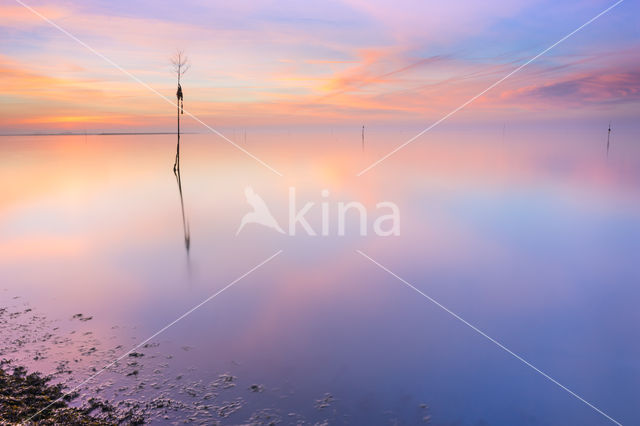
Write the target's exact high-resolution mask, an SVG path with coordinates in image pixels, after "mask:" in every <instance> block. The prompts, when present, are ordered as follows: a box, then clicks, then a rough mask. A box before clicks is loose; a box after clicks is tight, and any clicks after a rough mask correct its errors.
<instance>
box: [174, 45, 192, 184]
mask: <svg viewBox="0 0 640 426" xmlns="http://www.w3.org/2000/svg"><path fill="white" fill-rule="evenodd" d="M170 61H171V66H172V67H173V72H174V73H175V74H176V76H177V77H178V90H177V91H176V104H177V106H178V146H177V148H176V161H175V163H174V164H173V171H174V172H175V171H176V169H178V168H179V167H180V114H184V96H183V94H182V85H181V84H180V82H181V79H182V76H183V75H184V74H185V73H186V72H187V71H189V68H191V63H190V61H189V57H188V56H187V55H185V54H184V51H182V50H176V53H175V54H174V55H173V56H172V57H171V59H170Z"/></svg>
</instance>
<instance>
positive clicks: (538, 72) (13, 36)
mask: <svg viewBox="0 0 640 426" xmlns="http://www.w3.org/2000/svg"><path fill="white" fill-rule="evenodd" d="M25 3H26V4H28V5H29V6H32V7H33V8H34V9H36V10H37V11H38V12H40V13H41V14H43V15H44V16H46V17H48V18H49V19H51V20H52V21H54V22H55V23H57V24H58V25H60V26H61V27H62V28H64V29H65V30H67V31H69V32H70V33H71V34H73V35H74V36H76V37H77V38H78V39H80V40H82V41H83V42H85V43H86V44H87V45H89V46H91V47H92V48H94V49H95V50H96V51H98V52H100V53H102V54H104V55H105V56H107V57H109V58H110V59H111V60H113V61H114V62H115V63H117V64H118V65H120V66H121V67H122V68H124V69H126V70H128V71H129V72H131V73H132V74H134V75H135V76H136V77H138V78H139V79H141V80H142V81H144V82H146V83H148V84H149V85H150V86H152V87H153V88H154V89H156V90H157V91H159V92H160V93H162V94H164V95H165V96H167V97H170V98H171V99H173V98H174V96H175V78H174V76H173V74H172V72H171V68H170V66H169V57H170V56H171V55H172V54H173V52H174V51H175V49H176V48H181V49H184V50H185V51H186V53H187V54H188V55H189V57H190V58H191V62H192V69H191V70H190V71H189V72H188V74H187V75H186V77H185V79H184V84H183V86H184V91H185V108H186V109H187V110H188V111H189V112H191V113H193V114H195V115H196V116H198V117H199V118H201V119H202V120H204V121H205V122H207V123H208V124H210V125H211V126H217V127H228V126H266V125H288V126H290V125H324V124H329V123H331V124H337V125H352V124H354V123H355V124H356V125H360V123H365V122H366V123H424V124H426V125H428V124H430V123H431V122H433V121H434V120H437V119H439V118H440V117H442V116H443V115H444V114H446V113H448V112H449V111H450V110H452V109H453V108H456V107H457V106H458V105H460V104H461V103H463V102H465V101H466V100H467V99H469V98H471V97H472V96H474V95H476V94H477V93H478V92H480V91H482V90H483V89H485V88H486V87H487V86H489V85H491V84H492V83H494V82H495V81H497V80H498V79H500V78H501V77H503V76H504V75H506V74H507V73H509V72H510V71H512V70H513V69H514V68H516V67H517V66H519V65H521V64H523V63H524V62H526V61H527V60H528V59H530V58H531V57H532V56H534V55H536V54H538V53H539V52H540V51H542V50H543V49H545V48H546V47H548V46H550V45H551V44H553V43H555V42H556V41H558V40H559V39H560V38H562V37H564V36H565V35H567V34H568V33H570V32H571V31H573V30H574V29H576V28H577V27H579V26H580V25H582V24H584V23H585V22H586V21H588V20H589V19H591V18H593V17H594V16H595V15H597V14H598V13H600V12H602V11H603V10H604V9H606V8H607V7H609V6H611V5H612V4H614V3H615V1H611V0H608V1H601V0H579V1H578V0H575V1H574V0H571V1H562V2H558V1H549V0H543V1H540V0H522V1H505V0H503V1H484V2H479V1H477V0H462V1H460V0H455V1H450V2H430V1H419V0H416V1H404V0H403V1H393V2H391V1H380V0H342V1H330V2H306V1H305V2H303V1H277V2H276V1H264V0H254V1H242V0H239V1H233V2H206V1H203V0H189V1H184V2H156V1H151V0H148V1H106V0H105V1H83V2H79V1H77V2H73V1H57V0H53V1H36V0H25ZM0 16H2V19H1V20H0V69H1V70H2V71H1V73H2V79H0V88H1V90H2V94H1V95H0V96H1V102H0V133H12V132H18V133H20V132H46V131H79V132H82V131H85V130H86V131H166V130H172V129H173V127H174V125H175V122H174V121H175V110H174V109H173V108H172V107H171V106H170V105H168V104H167V103H166V102H165V101H164V100H162V99H161V98H159V97H158V96H157V95H156V94H154V93H152V92H151V91H149V90H148V89H146V88H145V87H143V86H141V85H140V84H139V83H137V82H135V81H133V80H132V79H131V78H130V77H128V76H127V75H125V74H123V73H122V72H121V71H119V70H117V69H115V68H114V67H113V66H112V65H110V64H109V63H107V62H105V61H104V60H103V59H101V58H99V57H98V56H96V55H95V54H94V53H92V52H90V51H89V50H87V49H86V48H85V47H83V46H81V45H80V44H78V43H77V42H76V41H74V40H72V39H71V38H70V37H69V36H67V35H65V34H63V33H61V32H60V31H59V30H58V29H56V28H54V27H53V26H52V25H51V24H49V23H47V22H45V21H44V20H43V19H42V18H40V17H38V16H36V15H35V14H33V13H32V12H31V11H29V10H27V9H26V8H25V7H24V6H22V5H21V4H19V3H17V2H15V1H13V0H1V2H0ZM638 16H640V6H639V5H638V3H637V2H634V1H631V0H627V1H624V2H622V3H621V4H620V5H619V6H617V7H615V8H614V9H613V10H611V11H610V12H609V13H607V14H605V15H604V16H602V17H601V18H600V19H598V20H597V21H595V22H594V23H593V24H591V25H589V26H588V27H586V28H585V29H583V30H582V31H580V32H579V33H577V34H576V35H574V36H573V37H571V38H569V39H568V40H566V41H565V42H564V43H562V44H561V45H559V46H558V47H556V48H555V49H553V50H552V51H551V52H549V53H548V54H546V55H544V56H543V57H541V58H540V59H539V60H537V61H536V62H534V63H532V64H531V65H529V66H528V67H526V68H525V69H523V70H522V71H521V72H519V73H518V74H516V75H514V76H513V77H511V78H509V79H508V80H506V81H505V82H504V83H502V84H500V85H499V86H498V87H496V88H495V89H493V90H492V91H490V92H489V93H487V94H486V95H485V96H483V97H482V98H480V99H478V101H476V102H474V103H473V104H472V105H470V106H469V107H468V108H467V109H466V110H465V111H464V112H461V113H460V114H459V116H456V118H455V120H457V121H458V122H478V121H490V120H499V121H502V120H505V119H509V120H515V121H517V120H523V121H531V120H542V121H543V120H548V119H557V118H562V119H575V118H578V119H585V120H588V119H591V118H592V117H600V118H601V117H603V116H604V117H612V116H613V117H618V118H620V117H622V118H626V119H629V118H631V117H632V116H633V115H634V114H636V115H637V111H638V107H639V106H640V26H639V25H638V19H637V17H638ZM186 126H187V128H188V129H190V130H194V131H199V130H202V128H201V127H200V126H199V125H198V124H197V123H195V122H193V121H187V123H186Z"/></svg>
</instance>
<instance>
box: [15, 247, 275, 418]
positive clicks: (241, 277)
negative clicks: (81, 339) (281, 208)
mask: <svg viewBox="0 0 640 426" xmlns="http://www.w3.org/2000/svg"><path fill="white" fill-rule="evenodd" d="M280 253H282V250H278V251H277V252H276V253H275V254H273V255H271V256H270V257H269V258H267V259H265V260H263V261H262V262H260V263H259V264H257V265H256V266H254V267H253V268H251V269H249V270H248V271H247V272H245V273H244V274H242V275H240V276H239V277H238V278H236V279H235V280H233V281H231V282H230V283H229V284H227V285H226V286H224V287H223V288H221V289H220V290H218V291H217V292H215V293H214V294H212V295H211V296H209V297H207V298H206V299H204V300H203V301H202V302H200V303H198V304H197V305H196V306H194V307H193V308H191V309H189V310H188V311H187V312H185V313H184V314H182V315H180V316H179V317H178V318H176V319H175V320H173V321H171V322H170V323H169V324H167V325H165V326H164V327H162V328H161V329H160V330H158V331H156V332H155V333H153V335H151V336H150V337H148V338H146V339H145V340H144V341H142V342H141V343H139V344H138V345H136V346H135V347H133V348H131V349H130V350H129V351H127V352H125V353H124V354H122V355H120V356H119V357H118V358H116V359H115V360H114V361H112V362H111V363H109V364H107V365H106V366H104V367H102V369H101V370H99V371H98V372H97V373H95V374H93V375H92V376H90V377H89V378H88V379H86V380H84V381H83V382H82V383H80V384H79V385H77V386H76V387H74V388H73V389H71V390H69V391H66V392H64V393H63V394H62V396H60V398H58V399H56V400H55V401H53V402H52V403H51V404H49V405H47V406H46V407H44V408H43V409H41V410H40V411H38V412H37V413H35V414H34V415H32V416H31V417H29V418H28V419H27V421H26V422H30V421H31V419H33V418H34V417H36V416H37V415H38V414H40V413H42V412H43V411H45V410H47V409H49V408H50V407H51V406H52V405H54V404H56V403H57V402H59V401H60V400H61V399H63V398H64V397H65V396H67V395H68V394H70V393H73V392H75V391H76V390H78V389H79V388H80V387H82V386H84V385H85V384H86V383H88V382H89V381H91V380H92V379H94V378H95V377H96V376H98V375H99V374H101V373H103V372H104V371H105V370H107V369H109V368H110V367H112V366H113V365H114V364H115V363H117V362H118V361H120V360H122V359H123V358H125V357H126V356H128V355H129V354H130V353H131V352H133V351H135V350H136V349H139V348H140V347H142V346H143V345H144V344H146V343H147V342H149V341H150V340H152V339H154V338H156V337H157V336H158V335H160V334H162V333H164V332H165V331H166V330H167V329H168V328H170V327H172V326H173V325H175V324H176V323H177V322H178V321H180V320H182V319H184V318H185V317H187V316H189V315H191V314H192V313H193V312H194V311H195V310H196V309H198V308H200V307H201V306H202V305H204V304H205V303H207V302H209V301H210V300H211V299H213V298H214V297H216V296H218V295H219V294H220V293H222V292H223V291H225V290H226V289H228V288H229V287H231V286H232V285H234V284H235V283H237V282H238V281H240V280H241V279H243V278H244V277H246V276H247V275H249V274H250V273H252V272H253V271H255V270H256V269H258V268H260V267H261V266H263V265H264V264H266V263H267V262H269V261H271V260H272V259H273V258H274V257H276V256H277V255H279V254H280Z"/></svg>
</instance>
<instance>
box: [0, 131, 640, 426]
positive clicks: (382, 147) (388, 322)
mask: <svg viewBox="0 0 640 426" xmlns="http://www.w3.org/2000/svg"><path fill="white" fill-rule="evenodd" d="M499 127H500V128H499V129H480V130H477V129H473V130H469V131H461V132H458V133H452V132H447V131H444V130H443V131H434V132H433V133H431V134H429V135H427V136H426V137H425V138H424V139H423V140H421V141H420V142H416V143H415V144H413V145H411V146H409V147H407V148H406V149H405V150H404V151H402V152H400V153H398V154H397V155H395V156H393V157H391V158H390V159H389V160H388V161H386V162H384V163H382V164H381V165H380V166H379V167H377V168H374V169H373V170H371V171H370V172H368V173H366V174H365V175H363V176H361V177H356V174H357V173H358V172H359V171H360V170H362V169H363V168H364V167H366V166H367V165H369V164H370V163H371V162H373V161H375V160H376V159H377V158H379V157H380V156H381V155H383V154H385V153H386V152H387V151H388V150H389V149H390V148H391V147H393V146H395V145H397V144H399V143H402V142H404V140H406V139H408V138H409V137H411V136H412V133H411V132H409V131H406V130H405V131H400V132H394V131H391V130H388V129H387V130H382V129H371V130H368V132H367V143H366V147H365V150H364V152H362V149H361V146H360V133H359V129H356V130H355V131H346V130H335V131H331V132H315V133H314V132H302V131H297V130H287V129H280V130H269V131H257V130H255V131H254V130H251V129H249V130H248V131H247V137H246V140H245V137H244V131H243V130H240V129H239V130H237V131H236V132H233V131H230V132H228V133H227V134H228V135H229V136H230V137H232V138H235V139H236V140H237V141H238V143H239V144H240V145H241V146H243V147H245V148H247V149H249V150H250V151H251V152H252V153H254V154H255V155H257V156H258V157H260V158H262V159H263V160H265V161H267V162H268V163H269V164H270V165H272V166H273V167H275V168H276V169H277V170H279V171H280V172H282V174H283V175H284V176H283V177H280V176H277V175H276V174H274V173H272V172H271V171H269V170H268V169H266V168H264V167H263V166H261V165H260V164H258V163H257V162H255V161H254V160H252V159H251V158H249V157H247V156H246V155H244V154H242V153H241V152H239V151H237V150H235V149H234V148H233V147H230V146H229V145H228V144H225V143H224V142H221V141H220V139H219V138H216V137H215V136H213V135H183V137H182V156H181V189H182V201H183V204H184V222H183V214H182V209H181V199H180V192H179V186H178V182H177V180H176V176H175V175H174V174H173V172H172V165H173V156H174V153H175V136H170V135H166V136H164V135H162V136H86V137H85V136H41V137H4V138H2V139H0V144H1V147H2V156H1V158H0V179H1V181H2V182H3V183H2V196H1V199H0V282H1V287H0V290H1V291H0V297H1V302H2V306H3V307H8V308H9V310H8V312H13V313H15V314H14V315H12V316H11V318H9V317H8V316H5V317H4V319H3V321H4V322H3V324H2V333H3V335H5V336H8V337H9V338H8V339H6V340H7V341H9V340H10V342H8V343H5V344H4V345H5V346H4V347H3V350H4V354H3V356H5V357H11V358H14V359H16V360H18V361H20V362H21V363H23V364H27V365H28V366H29V367H30V368H32V369H36V370H39V371H42V372H44V373H51V372H54V371H55V370H56V368H58V370H60V369H62V370H64V369H65V368H67V369H68V370H70V371H71V373H64V374H59V375H58V377H59V378H58V380H62V381H65V382H66V383H68V384H70V385H74V384H77V383H80V382H81V381H83V380H84V379H86V378H87V377H88V376H89V375H90V374H91V368H92V367H95V368H97V369H99V368H101V367H102V366H104V365H106V364H107V363H108V362H110V361H112V360H113V359H115V358H117V357H118V356H119V355H121V354H123V353H125V352H126V351H127V350H129V349H131V348H132V347H134V346H135V345H136V344H138V342H141V341H143V340H144V339H146V338H147V337H149V336H151V335H152V334H153V333H155V332H156V331H158V330H159V329H161V328H162V327H164V326H165V325H166V324H168V323H170V322H171V321H173V320H174V319H176V318H177V317H179V316H180V315H181V314H183V313H184V312H186V311H187V310H189V309H190V308H192V307H193V306H195V305H197V304H198V303H200V302H201V301H202V300H204V299H206V298H207V297H209V296H210V295H212V294H214V293H215V292H217V291H218V290H220V289H221V288H223V287H225V286H226V285H227V284H229V283H230V282H232V281H233V280H235V279H236V278H238V277H240V276H242V275H243V274H245V273H246V272H247V271H249V270H250V269H251V268H253V267H254V266H256V265H258V264H259V263H261V262H263V261H264V260H265V259H267V258H269V257H270V256H272V255H273V254H275V253H276V252H277V251H278V250H282V253H281V254H280V255H278V256H277V257H275V258H274V259H273V260H271V261H270V262H268V263H267V264H265V265H263V266H262V267H260V268H259V269H257V270H256V271H254V272H252V273H251V274H249V275H248V276H246V277H245V278H243V279H242V280H240V281H238V282H237V283H236V284H234V285H233V286H231V287H230V288H229V289H227V290H226V291H224V292H223V293H221V294H220V295H218V296H217V297H215V298H214V299H212V300H211V301H209V302H208V303H207V304H205V305H204V306H202V307H200V308H199V309H198V310H196V311H195V312H193V313H192V314H191V315H189V316H188V317H186V318H184V319H183V320H181V321H180V322H178V323H177V324H175V325H174V326H172V327H171V328H169V329H168V330H166V331H165V332H163V333H162V334H161V335H159V336H157V337H156V338H155V339H153V340H152V342H151V343H153V344H152V345H148V346H147V347H145V348H141V349H140V350H138V352H140V353H141V354H143V355H144V356H142V357H139V358H132V357H127V358H125V359H124V360H123V361H122V362H120V363H118V367H117V368H115V369H114V370H109V371H107V372H106V373H104V374H102V375H100V376H98V377H97V378H96V379H95V381H93V382H90V383H87V384H85V385H83V386H82V387H81V391H82V393H83V397H85V398H86V397H87V396H91V395H102V396H104V397H106V398H109V399H112V398H115V400H123V399H136V400H138V401H149V400H153V399H154V398H158V397H161V396H162V397H167V398H171V399H172V400H173V401H174V402H176V404H177V403H181V404H183V406H182V408H179V409H177V410H176V411H173V412H171V413H168V414H166V413H164V412H157V413H155V414H154V418H153V419H154V420H155V421H157V422H172V421H176V420H184V419H185V418H189V417H191V418H193V419H194V420H195V421H201V422H210V421H212V419H215V420H217V421H221V422H222V423H228V424H238V423H243V422H249V421H253V422H256V423H259V422H260V421H266V419H270V420H273V419H278V420H280V421H281V422H282V423H284V424H289V423H294V424H295V423H296V422H299V423H301V422H308V423H314V422H321V421H325V420H326V421H329V423H331V424H343V423H359V424H393V423H394V422H395V423H399V424H416V423H419V422H421V421H422V420H423V418H424V417H425V416H430V418H431V423H432V424H436V425H450V424H456V425H484V424H490V425H514V424H532V425H567V424H594V425H596V424H603V425H605V424H612V423H611V422H610V421H608V420H607V419H606V418H605V417H603V416H602V415H601V414H599V413H597V412H596V411H594V410H593V409H591V408H589V407H588V406H587V405H585V404H584V403H582V402H580V401H579V400H577V399H576V398H574V397H573V396H571V395H570V394H569V393H567V392H566V391H564V390H562V389H560V388H559V387H558V386H557V385H555V384H553V383H551V382H550V381H548V380H547V379H545V378H544V377H542V376H541V375H539V374H538V373H536V372H535V371H533V370H532V369H530V368H529V367H527V366H526V365H524V364H522V363H521V362H519V361H518V360H516V359H514V358H513V357H511V356H510V355H509V354H507V353H506V352H504V351H503V350H501V349H500V348H499V347H497V346H496V345H495V344H493V343H491V342H490V341H488V340H487V339H486V338H484V337H482V336H481V335H479V334H478V333H476V332H475V331H473V330H472V329H470V328H469V327H467V326H465V325H464V324H462V323H461V322H460V321H458V320H456V319H455V318H454V317H453V316H451V315H450V314H449V313H447V312H445V311H444V310H442V309H441V308H439V307H438V306H436V305H435V304H433V303H432V302H430V301H429V300H427V299H426V298H424V297H422V296H420V295H419V294H418V293H416V292H415V291H413V290H411V289H410V288H408V287H407V286H406V285H405V284H403V283H402V282H401V281H399V280H397V279H396V278H394V277H392V276H391V275H389V274H388V273H387V272H385V271H383V270H381V269H380V268H379V267H378V266H376V265H374V264H373V263H371V262H370V261H369V260H367V259H365V258H364V257H363V256H361V255H360V254H358V253H357V252H356V250H362V251H363V252H364V253H366V254H367V255H369V256H371V257H372V258H374V259H376V260H377V261H378V262H380V263H381V264H383V265H385V266H386V267H388V268H389V269H390V270H392V271H393V272H394V273H396V274H398V275H399V276H401V277H402V278H404V279H405V280H407V281H408V282H410V283H411V284H413V285H414V286H416V287H417V288H419V289H420V290H422V291H423V292H425V293H426V294H428V295H429V296H431V297H433V298H434V299H436V300H437V301H439V302H440V303H442V304H443V305H444V306H446V307H447V308H449V309H451V310H452V311H453V312H455V313H457V314H458V315H460V316H461V317H462V318H464V319H465V320H467V321H469V322H470V323H472V324H474V325H475V326H476V327H478V328H479V329H481V330H483V331H484V332H486V333H487V334H488V335H490V336H492V337H493V338H495V339H497V340H498V341H500V342H501V343H503V344H504V345H506V346H507V347H508V348H510V349H511V350H513V351H514V352H516V353H518V354H519V355H521V356H522V357H524V358H525V359H527V360H528V361H530V362H531V363H532V364H533V365H535V366H536V367H538V368H539V369H541V370H543V371H544V372H546V373H548V374H549V375H550V376H552V377H553V378H555V379H556V380H558V381H559V382H560V383H562V384H563V385H565V386H567V387H568V388H570V389H571V390H573V391H574V392H576V393H577V394H579V395H580V396H581V397H583V398H585V399H586V400H588V401H589V402H591V403H592V404H594V405H595V406H596V407H598V408H599V409H601V410H602V411H604V412H605V413H607V414H608V415H610V416H611V417H613V418H614V419H616V420H618V421H619V422H621V423H623V424H639V423H640V411H639V410H638V405H637V402H638V399H639V398H640V339H639V337H640V336H639V332H638V324H639V323H640V310H639V309H638V308H637V306H638V303H639V302H640V290H639V289H638V284H639V283H640V273H639V272H638V260H639V259H640V186H639V185H638V183H639V182H640V147H639V146H638V145H637V137H636V136H634V135H637V132H634V131H632V129H621V130H620V131H619V132H618V133H616V137H615V139H614V141H613V144H612V151H611V152H610V154H609V156H608V157H607V155H606V152H605V148H604V147H605V140H606V131H599V130H602V129H599V130H594V129H592V128H579V127H577V126H574V127H571V126H569V127H567V128H565V129H560V130H558V129H553V130H548V131H546V132H544V131H543V132H541V131H539V130H537V131H532V130H531V129H530V128H525V127H514V128H511V127H507V129H506V132H505V133H504V134H503V132H502V126H499ZM605 130H606V129H605ZM246 186H251V187H252V188H253V189H254V190H255V192H256V193H258V194H259V195H260V196H261V197H262V198H263V199H264V200H265V202H266V203H267V204H268V205H269V207H270V209H271V211H272V213H273V215H274V217H275V218H276V219H277V220H278V221H279V222H280V223H281V225H282V226H283V227H286V223H287V217H288V191H289V188H290V187H295V189H296V196H297V199H298V205H299V206H300V205H301V204H302V203H304V202H307V201H313V202H315V205H314V206H313V208H312V209H311V211H310V213H309V214H308V216H307V217H308V221H309V223H310V224H311V226H312V227H313V228H315V230H316V232H318V233H319V232H320V228H321V226H320V225H321V213H322V212H321V208H320V205H319V203H320V202H323V201H325V202H327V203H328V204H327V205H328V207H329V212H330V220H329V233H330V235H329V236H324V237H323V236H316V237H310V236H306V235H304V231H302V230H301V229H300V228H298V232H299V233H301V235H296V236H295V237H292V236H288V235H281V234H278V233H277V232H275V231H273V230H270V229H267V228H264V227H260V226H258V225H247V226H246V227H245V228H244V229H243V230H242V232H241V233H240V234H239V235H238V236H236V231H237V229H238V226H239V223H240V219H241V218H242V216H243V215H244V214H245V213H247V212H249V211H250V207H249V205H248V204H247V203H246V200H245V196H244V188H245V187H246ZM323 189H327V190H329V196H328V197H325V198H323V197H322V196H321V191H322V190H323ZM339 201H359V202H362V203H363V204H364V205H365V206H366V207H367V209H368V213H369V230H370V231H371V229H372V224H373V220H374V219H375V218H376V217H377V216H378V213H377V212H376V208H375V206H376V203H378V202H380V201H393V202H395V203H396V204H397V205H398V207H399V209H400V211H401V235H400V236H397V237H379V236H375V235H370V236H367V237H361V236H359V235H358V224H357V220H356V218H355V216H354V217H351V218H350V220H349V221H348V223H347V232H346V234H347V235H346V236H343V237H340V236H338V235H337V224H336V221H335V218H336V214H337V207H336V206H337V202H339ZM187 243H188V244H187ZM187 245H188V246H189V250H187V247H186V246H187ZM27 309H32V311H28V312H24V311H25V310H27ZM80 313H81V314H82V315H83V316H82V317H79V318H78V317H76V318H73V315H75V314H80ZM88 317H91V319H90V320H87V321H81V319H87V318H88ZM48 333H50V334H51V335H52V336H54V337H46V336H47V334H48ZM16 339H21V341H22V342H24V343H19V344H18V343H16V342H17V340H16ZM56 339H57V340H56ZM38 354H40V355H38ZM65 361H68V363H65ZM65 366H66V367H65ZM134 372H135V373H134ZM221 374H228V375H229V376H222V378H220V375H221ZM232 385H234V386H232ZM251 385H258V386H257V387H254V388H253V389H251V388H250V386H251ZM423 404H424V405H423ZM160 411H161V410H160ZM165 416H166V418H165ZM209 416H210V417H209ZM269 416H271V417H269Z"/></svg>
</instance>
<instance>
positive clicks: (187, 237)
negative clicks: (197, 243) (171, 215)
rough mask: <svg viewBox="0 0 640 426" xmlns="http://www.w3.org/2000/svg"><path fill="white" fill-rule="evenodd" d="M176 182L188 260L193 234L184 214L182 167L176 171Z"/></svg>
mask: <svg viewBox="0 0 640 426" xmlns="http://www.w3.org/2000/svg"><path fill="white" fill-rule="evenodd" d="M174 174H175V175H176V182H178V194H180V210H181V213H182V232H183V234H184V248H185V249H186V250H187V258H188V257H189V248H190V247H191V232H190V231H189V223H188V222H187V217H186V215H185V213H184V197H183V196H182V178H181V177H180V167H179V166H178V168H176V169H175V171H174Z"/></svg>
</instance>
